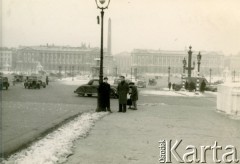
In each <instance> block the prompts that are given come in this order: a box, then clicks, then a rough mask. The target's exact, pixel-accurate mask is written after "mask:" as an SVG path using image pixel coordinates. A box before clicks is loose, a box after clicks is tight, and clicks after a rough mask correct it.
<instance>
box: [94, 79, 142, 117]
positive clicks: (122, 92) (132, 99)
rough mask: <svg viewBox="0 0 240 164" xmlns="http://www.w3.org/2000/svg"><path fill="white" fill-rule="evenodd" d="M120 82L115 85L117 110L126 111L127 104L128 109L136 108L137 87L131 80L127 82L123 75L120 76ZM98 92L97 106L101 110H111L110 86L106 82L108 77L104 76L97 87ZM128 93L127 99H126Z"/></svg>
mask: <svg viewBox="0 0 240 164" xmlns="http://www.w3.org/2000/svg"><path fill="white" fill-rule="evenodd" d="M120 79H121V82H120V83H119V84H118V86H117V94H118V102H119V108H118V112H123V113H125V112H126V111H127V105H129V109H133V110H137V100H138V89H137V87H136V86H135V84H134V83H133V82H130V83H127V82H126V81H125V77H124V76H120ZM98 93H99V95H98V96H99V104H98V106H99V108H100V109H101V110H102V111H109V112H112V111H111V108H110V94H111V87H110V84H108V78H107V77H104V79H103V83H101V84H100V85H99V87H98ZM128 95H129V99H128Z"/></svg>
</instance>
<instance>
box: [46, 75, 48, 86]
mask: <svg viewBox="0 0 240 164" xmlns="http://www.w3.org/2000/svg"><path fill="white" fill-rule="evenodd" d="M46 84H47V85H48V76H46Z"/></svg>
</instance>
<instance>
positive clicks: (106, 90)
mask: <svg viewBox="0 0 240 164" xmlns="http://www.w3.org/2000/svg"><path fill="white" fill-rule="evenodd" d="M107 81H108V78H107V77H104V79H103V83H101V84H100V85H99V87H98V90H99V92H98V93H100V95H99V96H100V97H99V99H100V102H101V103H100V104H99V107H100V108H101V110H102V111H106V110H107V111H109V112H112V111H111V109H110V94H111V87H110V84H108V82H107Z"/></svg>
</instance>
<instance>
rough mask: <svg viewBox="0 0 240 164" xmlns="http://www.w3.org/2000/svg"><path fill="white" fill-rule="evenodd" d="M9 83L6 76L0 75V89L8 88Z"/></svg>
mask: <svg viewBox="0 0 240 164" xmlns="http://www.w3.org/2000/svg"><path fill="white" fill-rule="evenodd" d="M9 85H10V84H9V82H8V78H7V77H3V76H0V89H1V90H2V89H3V88H5V89H6V90H8V87H9Z"/></svg>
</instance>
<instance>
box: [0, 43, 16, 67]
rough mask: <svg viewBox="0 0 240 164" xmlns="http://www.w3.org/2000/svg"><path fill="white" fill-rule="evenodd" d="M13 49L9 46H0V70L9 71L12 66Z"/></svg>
mask: <svg viewBox="0 0 240 164" xmlns="http://www.w3.org/2000/svg"><path fill="white" fill-rule="evenodd" d="M14 52H15V50H14V49H9V48H4V47H1V48H0V70H1V71H11V70H12V68H13V56H14V55H13V54H14Z"/></svg>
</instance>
